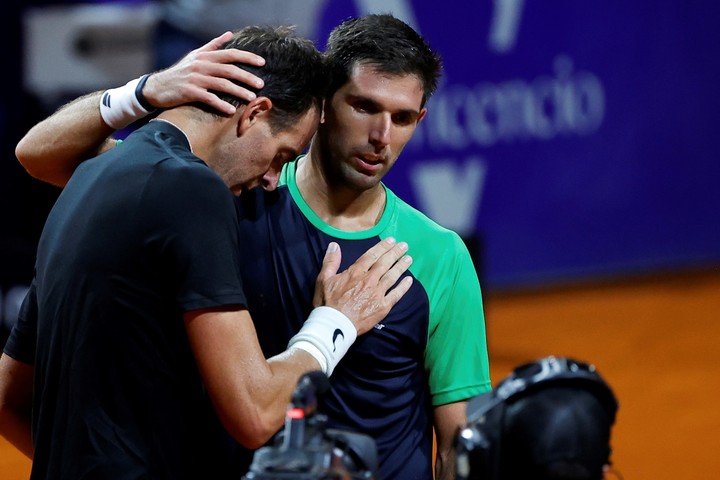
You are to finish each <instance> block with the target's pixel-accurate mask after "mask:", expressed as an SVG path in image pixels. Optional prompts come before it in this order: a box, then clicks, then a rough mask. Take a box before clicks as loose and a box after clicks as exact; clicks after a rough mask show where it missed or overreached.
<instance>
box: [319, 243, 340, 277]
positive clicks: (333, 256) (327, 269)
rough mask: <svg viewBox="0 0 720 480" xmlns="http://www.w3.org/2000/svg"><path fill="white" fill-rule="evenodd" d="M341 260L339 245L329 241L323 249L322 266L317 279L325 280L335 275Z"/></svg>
mask: <svg viewBox="0 0 720 480" xmlns="http://www.w3.org/2000/svg"><path fill="white" fill-rule="evenodd" d="M341 260H342V253H341V252H340V245H338V244H337V243H336V242H330V244H329V245H328V247H327V250H326V251H325V258H323V264H322V268H321V269H320V273H319V274H318V281H325V280H327V279H329V278H330V277H332V276H333V275H335V274H336V273H337V271H338V269H339V268H340V261H341Z"/></svg>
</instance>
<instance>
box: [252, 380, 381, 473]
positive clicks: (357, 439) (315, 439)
mask: <svg viewBox="0 0 720 480" xmlns="http://www.w3.org/2000/svg"><path fill="white" fill-rule="evenodd" d="M328 387H329V384H328V380H327V377H326V376H325V374H323V373H321V372H311V373H310V374H308V375H306V376H304V377H303V378H301V379H300V382H299V383H298V388H297V390H296V392H295V394H294V395H293V402H292V405H291V407H290V408H289V409H288V412H287V415H286V418H285V428H284V429H283V431H281V432H280V433H278V435H276V437H275V439H274V441H273V445H271V446H265V447H262V448H260V449H258V450H257V451H256V452H255V454H254V456H253V461H252V464H251V465H250V471H249V472H248V473H247V474H246V475H245V476H244V477H243V480H374V479H375V476H376V472H377V465H378V460H377V447H376V445H375V441H374V440H373V439H372V438H371V437H370V436H368V435H364V434H360V433H356V432H349V431H345V430H337V429H330V428H327V417H326V416H325V415H322V414H319V413H317V412H316V411H315V408H316V403H317V399H316V394H317V393H322V392H323V391H324V390H326V389H327V388H328Z"/></svg>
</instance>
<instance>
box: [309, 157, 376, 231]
mask: <svg viewBox="0 0 720 480" xmlns="http://www.w3.org/2000/svg"><path fill="white" fill-rule="evenodd" d="M313 146H314V144H313ZM323 164H324V162H323V161H322V159H321V153H320V152H318V149H317V148H311V149H310V152H309V153H308V154H307V155H306V156H305V157H304V158H302V159H301V160H300V161H299V163H298V166H297V171H296V174H295V178H296V180H297V186H298V190H299V191H300V194H301V195H302V197H303V199H304V200H305V202H306V203H307V204H308V206H309V207H310V208H311V209H312V211H313V212H315V214H316V215H317V216H318V217H320V218H321V219H322V220H323V221H324V222H325V223H327V224H328V225H330V226H332V227H334V228H337V229H338V230H343V231H346V232H359V231H362V230H368V229H370V228H372V227H374V226H375V225H376V224H377V223H378V221H380V218H381V217H382V214H383V211H384V210H385V189H384V188H383V186H382V185H381V184H378V185H376V186H375V187H373V188H371V189H369V190H362V191H359V190H356V189H353V188H350V187H348V186H347V185H342V184H340V183H339V182H333V181H332V180H331V178H330V177H329V175H328V172H327V171H326V169H325V168H324V167H323Z"/></svg>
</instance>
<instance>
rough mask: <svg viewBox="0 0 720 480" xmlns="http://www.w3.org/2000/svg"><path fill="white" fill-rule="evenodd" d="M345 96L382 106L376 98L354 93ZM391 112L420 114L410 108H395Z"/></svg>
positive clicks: (418, 111)
mask: <svg viewBox="0 0 720 480" xmlns="http://www.w3.org/2000/svg"><path fill="white" fill-rule="evenodd" d="M347 97H348V99H349V100H351V101H360V102H368V103H371V104H373V105H376V106H382V104H381V103H380V102H378V101H377V100H375V99H373V98H370V97H366V96H364V95H355V94H352V93H349V94H348V95H347ZM392 113H407V114H410V115H420V110H414V109H412V108H403V109H401V110H395V111H393V112H392Z"/></svg>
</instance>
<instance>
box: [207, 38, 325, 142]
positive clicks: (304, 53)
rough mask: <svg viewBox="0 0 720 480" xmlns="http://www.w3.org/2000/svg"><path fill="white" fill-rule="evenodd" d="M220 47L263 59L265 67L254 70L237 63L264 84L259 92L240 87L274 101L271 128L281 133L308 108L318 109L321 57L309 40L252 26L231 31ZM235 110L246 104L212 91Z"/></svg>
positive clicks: (322, 90) (322, 86) (322, 81)
mask: <svg viewBox="0 0 720 480" xmlns="http://www.w3.org/2000/svg"><path fill="white" fill-rule="evenodd" d="M222 48H224V49H228V48H236V49H238V50H246V51H249V52H252V53H255V54H257V55H260V56H261V57H263V58H264V59H265V65H264V66H262V67H254V66H251V65H245V64H236V65H237V66H238V67H240V68H242V69H243V70H246V71H248V72H251V73H253V74H255V75H257V76H258V77H260V78H262V79H263V81H264V86H263V88H261V89H256V88H252V87H248V86H247V85H244V84H243V87H245V88H247V89H248V90H251V91H253V92H255V94H256V95H258V96H264V97H268V98H269V99H270V100H271V101H272V102H273V108H272V110H271V111H270V114H271V117H270V118H271V124H272V125H271V126H272V128H273V130H274V131H276V132H277V131H281V130H283V129H285V128H287V127H289V126H290V125H292V124H293V123H295V122H296V121H297V120H298V119H299V118H300V117H301V116H302V115H304V114H305V113H306V112H307V111H308V109H310V108H311V107H313V106H317V107H319V106H320V105H321V104H322V98H323V97H324V95H325V93H326V89H327V86H328V75H327V71H326V68H325V62H324V58H323V55H322V54H321V53H320V52H319V51H318V50H317V48H316V47H315V44H314V43H313V42H312V41H311V40H308V39H305V38H300V37H297V36H296V35H295V31H294V29H293V27H290V26H251V27H246V28H243V29H241V30H238V31H236V32H234V35H233V38H232V40H230V41H229V42H228V43H226V44H225V45H224V46H223V47H222ZM215 93H216V95H218V96H219V97H220V98H222V99H223V100H225V101H227V102H228V103H231V104H233V105H234V106H236V107H239V106H241V105H245V104H247V102H246V101H245V100H243V99H240V98H237V97H233V96H232V95H228V94H224V93H219V92H215Z"/></svg>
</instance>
